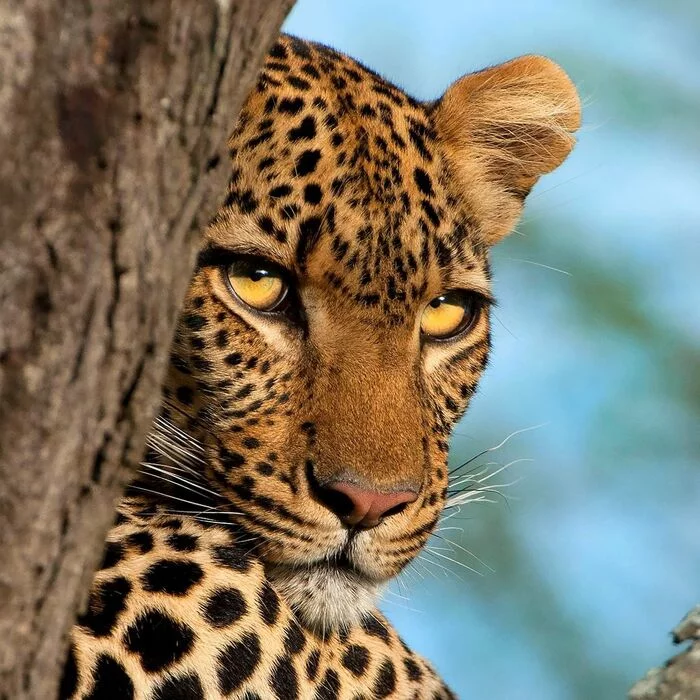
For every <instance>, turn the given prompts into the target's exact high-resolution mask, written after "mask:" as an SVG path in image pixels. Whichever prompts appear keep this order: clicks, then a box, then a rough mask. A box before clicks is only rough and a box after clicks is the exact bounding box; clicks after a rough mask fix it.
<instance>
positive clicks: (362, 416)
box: [61, 37, 579, 700]
mask: <svg viewBox="0 0 700 700" xmlns="http://www.w3.org/2000/svg"><path fill="white" fill-rule="evenodd" d="M578 120H579V108H578V100H577V97H576V93H575V90H574V88H573V86H572V85H571V83H570V81H569V80H568V78H567V77H566V76H565V74H564V73H563V72H562V71H561V69H559V68H558V67H556V66H555V65H554V64H552V63H551V62H549V61H548V60H547V59H543V58H540V57H525V58H523V59H518V60H516V61H513V62H511V63H509V64H504V65H503V66H499V67H496V68H493V69H489V70H487V71H484V72H482V73H477V74H473V75H470V76H466V77H464V78H462V79H461V80H459V81H457V82H456V83H455V84H454V85H453V86H452V87H451V88H449V89H448V91H447V92H446V94H445V95H444V96H443V97H442V98H441V99H439V100H438V101H436V102H434V103H421V102H418V101H416V100H414V99H412V98H410V97H409V96H407V95H406V94H405V93H404V92H402V91H401V90H399V89H398V88H396V87H395V86H393V85H391V84H389V83H388V82H386V81H385V80H384V79H382V78H381V77H379V76H378V75H376V74H375V73H373V72H372V71H370V70H368V69H367V68H365V67H364V66H362V65H360V64H358V63H357V62H355V61H353V60H352V59H350V58H348V57H346V56H344V55H342V54H340V53H337V52H335V51H333V50H331V49H329V48H327V47H324V46H321V45H318V44H312V43H309V42H305V41H300V40H298V39H294V38H291V37H282V38H280V40H279V41H278V42H277V43H276V44H275V46H274V47H273V49H272V50H271V52H270V55H269V57H268V59H267V61H266V63H265V66H264V68H263V70H262V72H261V74H260V79H259V81H258V84H257V87H256V89H255V90H254V91H253V93H252V94H251V95H250V97H249V98H248V100H247V102H246V104H245V106H244V109H243V111H242V113H241V115H240V118H239V120H238V123H237V126H236V128H235V131H234V132H233V134H232V136H231V139H230V142H229V148H230V157H231V177H230V180H229V185H228V192H227V193H226V196H225V200H224V203H223V205H222V207H221V209H220V210H219V211H218V213H217V214H216V216H215V217H214V219H213V221H212V222H211V225H210V226H209V228H208V230H207V231H206V233H205V236H204V241H203V244H202V249H201V252H200V256H199V261H198V266H197V269H196V271H195V273H194V276H193V279H192V282H191V284H190V287H189V291H188V293H187V298H186V300H185V303H184V310H183V313H182V316H181V319H180V322H179V326H178V331H177V334H176V338H175V342H174V345H173V352H172V357H171V363H170V369H169V372H168V376H167V381H166V383H165V387H164V390H163V394H164V399H163V408H162V411H161V416H160V418H159V419H158V421H157V422H156V424H155V426H154V430H153V432H152V434H151V436H150V438H149V453H148V455H147V458H146V464H145V467H144V473H143V474H142V475H141V476H140V478H139V479H138V480H137V481H136V482H134V484H133V485H132V487H131V489H130V490H129V492H128V493H127V495H126V496H125V498H124V499H123V501H122V502H121V504H120V506H119V515H118V519H117V521H116V524H115V526H114V527H113V528H112V530H111V531H110V533H109V537H108V542H107V547H106V550H105V557H104V561H103V564H102V566H101V568H100V570H99V571H98V573H97V574H96V576H95V579H94V582H93V586H92V591H91V594H90V600H89V604H88V608H87V610H86V611H85V612H84V613H83V614H82V615H81V617H80V619H79V620H78V623H77V625H76V626H75V628H74V631H73V637H72V646H71V652H70V658H69V661H68V664H67V666H66V671H65V674H64V679H63V686H62V691H61V697H63V698H83V699H86V700H87V699H88V698H89V699H94V700H97V699H101V698H102V699H103V698H119V699H120V700H128V699H130V698H133V699H135V700H165V699H166V698H167V699H169V700H175V699H183V700H184V699H185V698H187V699H190V700H195V699H200V698H246V699H247V700H253V699H254V698H309V699H314V700H323V699H330V698H356V699H359V698H384V697H391V698H449V697H452V695H451V693H450V691H449V690H448V689H447V688H446V687H445V686H444V685H443V684H442V682H441V681H440V680H439V679H438V678H437V677H436V675H435V673H434V671H433V670H432V668H431V667H430V666H429V664H428V663H426V662H425V661H424V660H422V659H421V658H419V657H417V656H416V655H415V654H413V653H412V652H411V651H410V650H409V649H408V648H406V646H405V645H404V644H403V643H402V642H401V640H400V639H399V637H398V636H397V634H396V632H395V631H394V630H393V629H392V628H391V626H390V625H389V624H388V623H387V621H386V620H385V619H384V618H383V616H382V615H381V614H380V613H379V612H378V611H377V609H376V602H375V601H376V594H377V592H378V591H379V589H380V588H381V586H382V585H383V584H384V583H385V582H386V581H388V580H389V579H391V578H392V577H393V576H395V575H396V574H398V573H399V572H400V571H401V570H402V569H403V568H404V567H405V566H406V565H407V564H408V563H409V562H410V561H411V560H412V559H413V558H414V557H415V556H416V555H417V554H418V553H419V552H420V550H421V548H422V547H423V545H424V544H425V542H426V540H427V538H428V537H429V536H430V534H431V532H432V531H433V530H434V528H435V526H436V524H437V522H438V519H439V517H440V513H441V510H442V508H443V507H444V504H445V498H446V493H447V479H448V476H447V470H446V457H447V449H448V438H449V434H450V430H451V428H452V426H453V425H454V424H455V422H456V421H457V420H458V419H459V418H460V416H461V415H462V414H463V412H464V411H465V410H466V407H467V404H468V402H469V399H470V398H471V396H472V395H473V394H474V391H475V389H476V386H477V382H478V380H479V377H480V375H481V373H482V371H483V369H484V367H485V365H486V362H487V357H488V350H489V304H490V300H491V296H490V292H489V267H488V248H489V246H490V245H491V244H492V243H494V242H496V241H497V240H499V239H500V238H501V237H502V236H504V235H505V234H506V233H507V231H508V230H510V229H511V228H512V226H513V224H514V222H515V220H516V218H517V216H518V214H519V213H520V210H521V208H522V204H523V200H524V198H525V196H526V195H527V193H528V192H529V190H530V188H531V187H532V185H533V184H534V183H535V181H536V180H537V178H538V177H539V176H540V175H541V174H543V173H545V172H548V171H549V170H551V169H553V168H554V167H556V166H557V165H558V164H559V163H560V162H561V161H562V160H563V159H564V157H565V156H566V154H567V153H568V152H569V150H570V148H571V146H572V144H573V138H572V136H571V133H572V132H573V131H574V130H575V129H576V128H577V127H578ZM237 255H255V256H258V257H262V258H264V259H266V260H269V261H271V262H272V263H275V264H276V265H278V266H279V267H280V268H283V269H284V270H286V271H287V274H288V277H289V280H290V283H291V285H292V288H291V291H290V293H291V294H292V295H293V298H292V300H291V303H290V305H289V307H288V310H287V311H286V312H285V313H284V314H278V315H265V314H261V313H259V312H256V311H254V310H252V309H250V308H247V307H245V306H244V305H243V304H241V303H240V301H237V300H236V299H235V297H234V295H233V294H232V292H231V289H230V288H229V287H228V284H227V281H226V275H225V274H224V272H222V271H223V270H225V269H226V266H227V265H228V264H229V263H230V262H231V260H232V259H234V257H235V256H237ZM450 289H460V290H465V291H466V292H467V293H469V294H470V295H471V298H472V299H473V300H474V307H473V308H474V319H473V322H472V323H471V324H470V326H469V327H468V328H467V330H466V331H464V332H463V333H461V334H460V335H459V336H457V337H455V338H453V339H450V340H446V341H435V340H430V339H429V338H425V337H422V336H421V332H420V317H421V312H422V310H423V309H424V308H425V307H426V304H428V303H429V302H430V301H431V299H433V298H435V297H437V296H438V295H440V294H441V293H443V292H444V291H445V290H450ZM338 482H343V483H351V484H354V485H360V486H362V487H363V488H367V489H372V490H373V491H376V492H377V493H393V492H396V491H397V490H404V491H410V492H411V493H415V494H416V496H417V497H416V499H415V500H414V501H413V502H410V503H403V504H402V505H401V507H399V508H396V509H394V510H393V511H388V512H387V514H386V517H385V518H384V520H383V521H382V522H381V523H380V524H379V525H377V526H376V527H372V528H371V529H358V528H353V527H346V526H345V525H344V524H343V523H342V522H341V520H340V519H339V517H338V515H337V505H336V506H334V505H333V504H332V503H331V502H330V501H329V498H328V494H327V493H326V491H327V488H326V485H328V484H332V483H338ZM324 489H325V491H324Z"/></svg>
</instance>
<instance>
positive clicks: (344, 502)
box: [322, 481, 418, 528]
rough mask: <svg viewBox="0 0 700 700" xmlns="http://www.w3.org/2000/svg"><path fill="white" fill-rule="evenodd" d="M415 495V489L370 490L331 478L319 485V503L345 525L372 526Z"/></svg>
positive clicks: (398, 510)
mask: <svg viewBox="0 0 700 700" xmlns="http://www.w3.org/2000/svg"><path fill="white" fill-rule="evenodd" d="M416 498H418V494H417V493H416V492H415V491H391V492H389V493H383V492H381V491H371V490H368V489H363V488H361V487H360V486H357V485H355V484H352V483H350V482H349V481H335V482H332V483H330V484H326V485H325V487H324V488H323V499H322V500H323V503H324V504H325V505H326V506H327V507H328V508H329V509H330V510H332V511H333V512H334V513H335V514H336V515H337V516H338V517H339V518H340V519H341V520H342V521H343V523H345V525H348V526H349V527H361V528H372V527H376V526H377V525H379V523H381V522H382V520H383V519H384V518H386V517H388V516H390V515H394V514H396V513H400V512H401V511H402V510H403V509H404V508H405V507H406V506H407V505H408V504H409V503H413V501H415V500H416Z"/></svg>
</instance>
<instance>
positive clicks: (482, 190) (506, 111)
mask: <svg viewBox="0 0 700 700" xmlns="http://www.w3.org/2000/svg"><path fill="white" fill-rule="evenodd" d="M433 119H434V122H433V123H434V125H435V129H436V131H437V134H438V139H439V140H440V142H441V145H442V149H443V152H444V153H445V156H446V158H447V161H448V167H449V168H450V170H451V171H452V174H453V176H454V177H455V178H456V179H457V184H458V187H459V188H460V189H461V190H462V191H463V192H464V197H465V198H467V199H468V201H469V204H470V207H471V208H472V209H473V210H474V213H475V214H476V215H477V217H478V218H479V220H480V222H481V228H482V235H483V238H484V240H485V242H486V243H488V244H489V245H490V244H493V243H496V242H497V241H499V240H500V239H501V238H503V237H504V236H505V235H506V234H508V233H509V232H510V230H511V229H512V228H513V226H515V224H516V222H517V220H518V217H519V216H520V213H521V211H522V207H523V201H524V199H525V197H526V196H527V194H528V193H529V192H530V190H531V189H532V186H533V185H534V184H535V183H536V182H537V180H538V178H539V177H540V176H541V175H544V174H545V173H548V172H550V171H552V170H554V168H556V167H557V166H558V165H560V164H561V163H562V162H563V161H564V159H565V158H566V156H567V155H569V153H570V151H571V149H572V148H573V146H574V143H575V139H574V136H573V133H574V132H575V131H576V130H577V129H578V128H579V126H580V124H581V104H580V100H579V97H578V94H577V92H576V88H575V87H574V85H573V83H572V82H571V80H570V78H569V77H568V76H567V75H566V73H565V72H564V71H563V70H562V69H561V68H560V67H559V66H558V65H557V64H556V63H554V62H553V61H551V60H549V59H548V58H545V57H543V56H523V57H521V58H516V59H514V60H512V61H508V62H507V63H503V64H501V65H499V66H495V67H494V68H488V69H486V70H484V71H480V72H478V73H473V74H471V75H466V76H464V77H463V78H460V79H459V80H458V81H457V82H455V83H453V84H452V85H451V86H450V87H449V88H448V89H447V91H446V92H445V94H444V95H443V96H442V98H441V99H440V100H439V101H438V102H437V103H436V104H435V107H434V111H433Z"/></svg>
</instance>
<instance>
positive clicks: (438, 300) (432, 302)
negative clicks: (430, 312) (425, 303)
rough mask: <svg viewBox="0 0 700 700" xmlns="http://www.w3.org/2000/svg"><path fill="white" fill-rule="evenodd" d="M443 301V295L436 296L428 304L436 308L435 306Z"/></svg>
mask: <svg viewBox="0 0 700 700" xmlns="http://www.w3.org/2000/svg"><path fill="white" fill-rule="evenodd" d="M444 302H445V297H444V296H441V297H436V298H435V299H433V300H432V301H431V302H430V306H432V307H433V308H434V309H437V307H438V306H440V305H441V304H443V303H444Z"/></svg>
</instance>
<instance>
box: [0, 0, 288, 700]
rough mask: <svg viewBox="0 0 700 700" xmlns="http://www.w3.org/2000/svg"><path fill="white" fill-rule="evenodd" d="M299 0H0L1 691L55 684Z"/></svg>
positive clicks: (41, 694)
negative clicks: (232, 143) (239, 122)
mask: <svg viewBox="0 0 700 700" xmlns="http://www.w3.org/2000/svg"><path fill="white" fill-rule="evenodd" d="M292 2H293V0H150V1H149V2H138V0H81V1H80V2H77V1H76V0H5V1H4V2H3V3H2V4H1V5H0V154H1V158H0V640H1V641H0V698H3V699H7V700H9V699H10V698H11V699H12V700H18V699H20V698H41V699H42V700H44V699H46V698H52V697H55V695H56V688H57V683H58V679H59V677H60V672H61V666H62V660H63V658H64V654H65V646H66V635H67V631H68V629H69V628H70V625H71V624H72V622H73V619H74V616H75V613H76V610H77V609H78V608H79V607H81V605H82V604H83V602H84V597H85V590H86V587H87V585H88V583H89V579H90V577H91V574H92V571H93V569H94V567H95V566H96V564H97V561H98V559H99V557H100V552H101V549H102V541H103V537H104V534H105V532H106V530H107V528H108V526H109V525H110V523H111V521H112V518H113V507H114V503H115V500H116V499H117V498H118V496H119V494H120V492H121V490H122V488H123V486H124V483H125V482H126V481H127V480H128V479H129V477H130V475H131V473H132V470H133V468H134V467H135V465H136V464H137V463H138V461H139V459H140V456H141V451H142V444H143V439H144V435H145V431H146V429H147V427H148V425H149V423H150V420H151V419H152V416H153V413H154V410H155V408H156V405H157V401H158V396H159V385H160V381H161V375H162V373H163V369H164V365H165V360H166V357H167V352H168V346H169V343H170V338H171V334H172V330H173V324H174V321H175V318H176V314H177V310H178V306H179V303H180V299H181V297H182V295H183V293H184V290H185V287H186V284H187V282H188V278H189V275H190V272H191V267H192V264H193V253H194V249H195V245H196V241H197V232H198V231H199V230H200V229H201V228H202V226H203V225H204V224H205V222H206V219H207V218H208V216H209V215H210V214H211V212H212V210H213V208H214V207H215V206H216V204H217V202H218V201H219V200H220V198H221V197H222V196H223V193H224V190H225V182H226V178H227V170H228V168H227V158H226V154H225V137H226V135H227V132H228V130H229V129H230V127H231V126H232V124H233V122H234V120H235V117H236V114H237V112H238V109H239V108H240V105H241V101H242V99H243V98H244V96H245V94H246V92H247V91H248V89H249V88H250V87H251V86H252V84H253V80H254V77H255V74H256V71H257V69H258V67H259V64H260V63H261V61H262V58H263V56H264V54H265V52H266V50H267V48H268V47H269V45H270V43H271V41H272V40H273V39H274V37H275V35H276V34H277V31H278V29H279V26H280V24H281V22H282V20H283V18H284V16H285V14H286V12H287V11H288V10H289V8H290V6H291V5H292Z"/></svg>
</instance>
